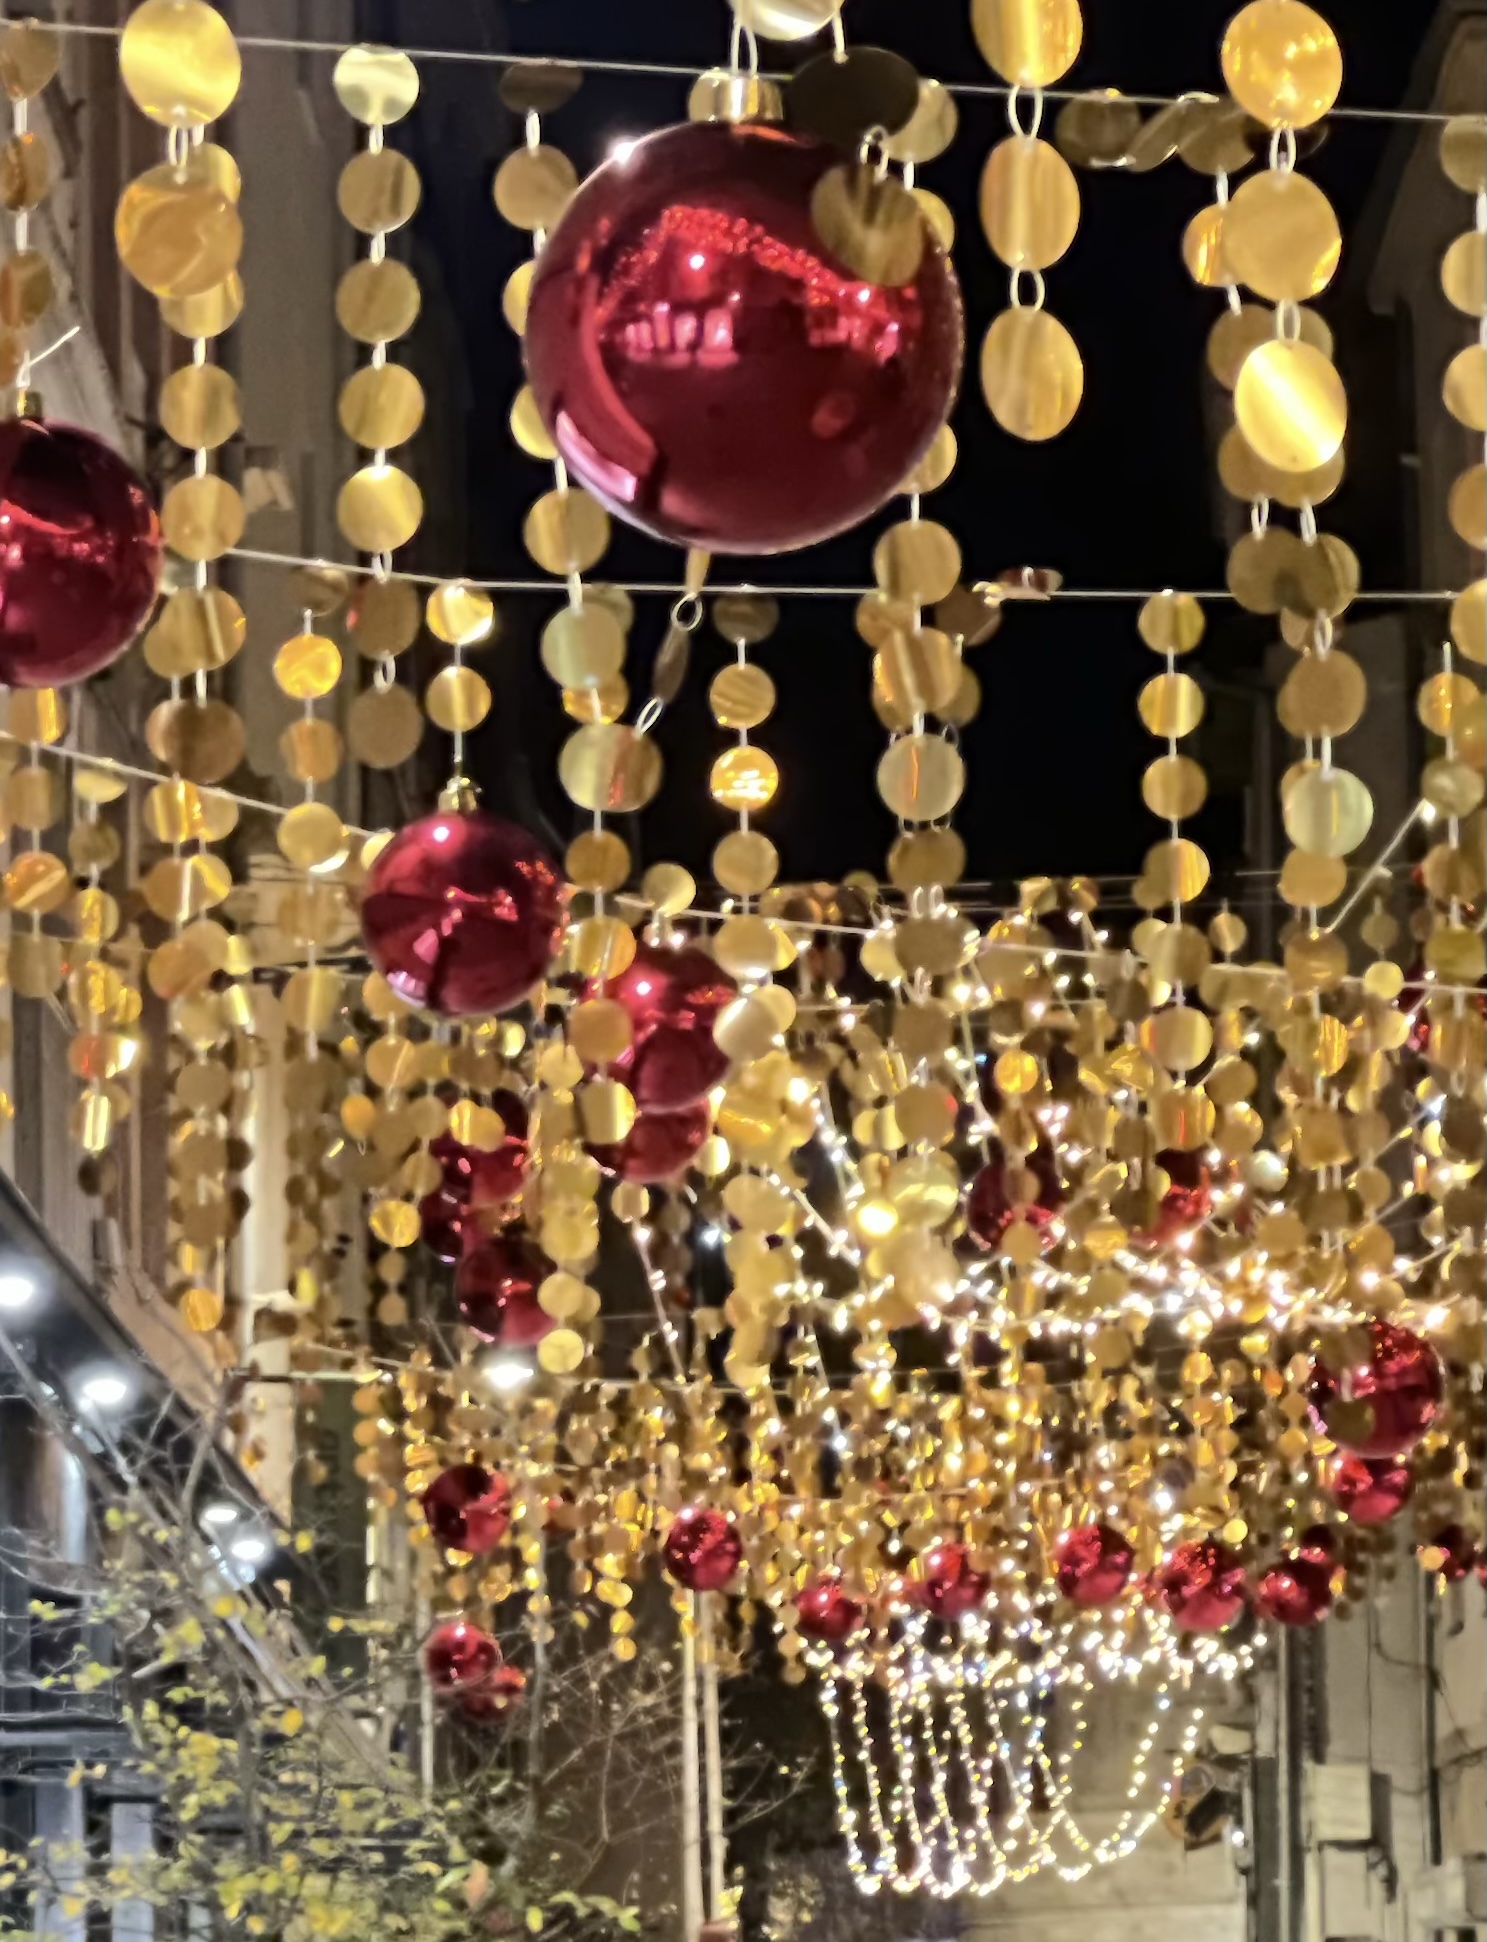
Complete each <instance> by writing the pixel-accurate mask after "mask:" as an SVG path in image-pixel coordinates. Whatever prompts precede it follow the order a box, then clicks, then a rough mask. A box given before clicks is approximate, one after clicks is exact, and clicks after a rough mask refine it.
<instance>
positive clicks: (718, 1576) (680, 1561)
mask: <svg viewBox="0 0 1487 1942" xmlns="http://www.w3.org/2000/svg"><path fill="white" fill-rule="evenodd" d="M663 1556H664V1558H665V1561H666V1569H667V1570H668V1571H669V1572H670V1573H671V1575H672V1577H673V1578H675V1580H676V1582H677V1583H678V1584H679V1585H684V1586H685V1587H686V1589H687V1590H688V1591H724V1590H726V1589H727V1587H728V1586H729V1585H730V1584H732V1582H733V1577H734V1573H735V1572H736V1571H737V1570H738V1567H739V1564H740V1563H741V1562H742V1559H743V1544H742V1542H741V1541H740V1539H739V1535H738V1532H737V1531H736V1530H734V1528H733V1525H732V1524H731V1523H730V1522H729V1520H728V1518H727V1517H726V1516H725V1515H724V1514H723V1512H722V1511H720V1510H713V1509H712V1508H711V1507H710V1506H709V1505H707V1504H693V1505H690V1506H689V1507H688V1508H687V1509H686V1510H679V1511H678V1512H677V1514H676V1516H675V1517H673V1518H672V1520H671V1528H670V1530H668V1531H667V1533H666V1544H665V1549H664V1552H663Z"/></svg>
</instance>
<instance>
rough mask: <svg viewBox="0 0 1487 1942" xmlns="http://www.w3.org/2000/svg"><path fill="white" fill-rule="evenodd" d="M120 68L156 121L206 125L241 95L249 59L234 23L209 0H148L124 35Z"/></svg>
mask: <svg viewBox="0 0 1487 1942" xmlns="http://www.w3.org/2000/svg"><path fill="white" fill-rule="evenodd" d="M119 71H120V73H121V74H122V75H123V77H124V86H125V88H126V89H127V90H128V92H129V98H130V100H131V101H133V103H134V105H135V107H136V108H138V109H139V111H140V113H141V114H145V115H148V116H149V118H150V120H151V121H158V122H160V123H161V124H162V125H163V126H165V127H167V128H170V127H177V128H201V127H203V126H204V125H205V124H206V123H207V122H209V121H216V120H217V118H218V116H219V115H224V114H226V112H227V110H228V109H229V108H230V107H231V106H232V104H233V102H234V101H235V100H236V99H237V92H238V88H239V86H240V85H241V83H242V78H243V62H242V56H241V55H240V54H239V53H238V48H237V42H236V41H235V40H234V39H233V37H232V29H231V28H230V27H229V26H228V24H227V22H226V21H225V20H224V19H223V18H222V16H221V14H219V13H218V12H217V10H216V8H215V7H209V6H207V5H206V0H143V4H142V5H141V6H138V7H136V8H135V9H134V11H133V12H132V13H131V14H130V16H129V18H128V20H127V22H126V23H125V26H124V32H123V34H122V35H121V36H120V39H119Z"/></svg>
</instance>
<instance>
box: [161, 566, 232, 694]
mask: <svg viewBox="0 0 1487 1942" xmlns="http://www.w3.org/2000/svg"><path fill="white" fill-rule="evenodd" d="M247 636H248V622H247V617H246V616H245V614H244V613H243V610H242V608H241V607H240V606H239V605H238V603H237V601H236V600H234V599H233V597H232V595H231V594H230V593H228V591H227V590H226V588H225V587H210V586H209V587H203V588H202V589H200V591H198V590H197V589H196V588H195V587H182V588H181V589H180V591H179V592H178V593H173V594H172V595H171V596H170V598H169V599H168V600H167V601H166V603H165V605H164V606H163V607H162V608H161V609H160V614H159V618H158V619H157V620H156V622H155V625H154V626H153V627H152V628H151V629H150V631H149V633H148V634H147V635H146V636H145V660H146V662H147V663H148V664H149V667H150V670H151V672H152V673H154V674H158V675H159V676H160V678H161V679H162V680H165V681H174V680H183V679H185V678H186V677H188V676H190V675H193V674H199V673H206V672H210V670H211V669H213V668H225V667H226V666H227V663H228V662H229V661H230V660H231V659H232V657H233V656H234V655H235V654H236V653H237V651H238V650H239V648H240V647H241V646H242V644H243V642H244V641H245V640H246V639H247Z"/></svg>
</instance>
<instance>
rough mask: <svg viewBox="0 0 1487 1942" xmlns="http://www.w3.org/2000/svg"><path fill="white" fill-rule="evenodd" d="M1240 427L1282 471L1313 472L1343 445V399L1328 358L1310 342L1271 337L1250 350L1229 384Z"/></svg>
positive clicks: (1345, 409)
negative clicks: (1236, 377)
mask: <svg viewBox="0 0 1487 1942" xmlns="http://www.w3.org/2000/svg"><path fill="white" fill-rule="evenodd" d="M1234 412H1235V416H1236V417H1237V418H1238V420H1239V429H1240V430H1241V431H1242V432H1243V433H1244V436H1245V439H1246V441H1247V442H1248V444H1249V445H1250V447H1251V448H1252V449H1253V451H1254V452H1255V453H1256V454H1257V455H1258V457H1260V458H1261V459H1262V460H1264V461H1265V463H1266V464H1268V465H1274V466H1276V467H1278V468H1279V469H1280V470H1281V471H1282V472H1314V471H1316V470H1317V468H1318V467H1319V466H1323V465H1325V464H1326V463H1327V462H1328V460H1329V459H1331V458H1332V457H1333V456H1334V455H1335V454H1336V453H1337V452H1338V451H1339V450H1340V449H1341V446H1342V441H1343V435H1344V433H1345V432H1346V430H1347V423H1348V401H1347V394H1346V393H1345V392H1344V390H1343V388H1342V380H1341V379H1340V378H1339V377H1338V375H1337V372H1336V371H1335V370H1334V369H1333V367H1332V365H1331V363H1330V362H1329V361H1328V360H1327V358H1325V357H1324V356H1323V355H1322V353H1321V352H1320V351H1318V350H1315V349H1314V348H1313V347H1312V346H1311V345H1310V344H1307V343H1304V342H1302V341H1300V340H1299V339H1298V340H1297V341H1295V342H1287V341H1285V340H1283V339H1281V338H1272V339H1271V340H1270V341H1269V342H1268V343H1265V344H1261V345H1260V346H1258V348H1257V349H1255V350H1253V351H1251V352H1250V354H1249V356H1248V357H1247V358H1246V359H1245V360H1244V363H1243V365H1241V367H1240V371H1239V378H1238V382H1237V383H1236V384H1235V387H1234Z"/></svg>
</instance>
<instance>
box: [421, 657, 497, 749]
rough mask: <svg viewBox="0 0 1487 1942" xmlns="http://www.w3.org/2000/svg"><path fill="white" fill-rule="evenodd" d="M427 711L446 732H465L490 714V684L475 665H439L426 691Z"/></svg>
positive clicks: (435, 724) (461, 733)
mask: <svg viewBox="0 0 1487 1942" xmlns="http://www.w3.org/2000/svg"><path fill="white" fill-rule="evenodd" d="M423 706H424V712H425V714H427V716H428V718H429V720H430V721H431V722H432V723H433V724H434V726H435V728H442V729H443V730H444V732H445V734H446V735H465V734H468V733H469V731H470V730H471V729H472V728H478V727H479V726H480V724H481V723H482V722H483V721H484V720H485V718H486V716H487V715H488V714H489V713H490V707H491V691H490V684H489V682H487V681H486V680H485V679H484V677H483V676H481V675H479V674H477V673H476V672H475V670H474V668H466V667H453V668H440V670H439V672H438V673H437V674H436V675H435V676H434V678H433V680H432V681H431V682H430V683H429V685H428V687H427V688H426V689H425V691H424V697H423Z"/></svg>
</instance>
